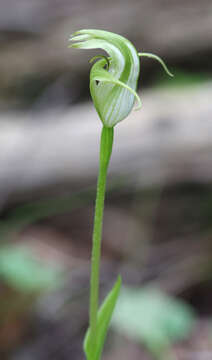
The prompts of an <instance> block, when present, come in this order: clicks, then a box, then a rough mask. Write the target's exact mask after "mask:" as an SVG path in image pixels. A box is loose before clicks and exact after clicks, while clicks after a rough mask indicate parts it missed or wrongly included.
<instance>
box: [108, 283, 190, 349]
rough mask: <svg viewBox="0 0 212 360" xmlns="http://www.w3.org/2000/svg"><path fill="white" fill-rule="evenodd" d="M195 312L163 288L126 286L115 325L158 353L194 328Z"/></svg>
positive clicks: (121, 296) (117, 311) (117, 310)
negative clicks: (131, 287)
mask: <svg viewBox="0 0 212 360" xmlns="http://www.w3.org/2000/svg"><path fill="white" fill-rule="evenodd" d="M194 319H195V316H194V312H193V310H192V309H191V308H190V307H189V306H188V305H187V304H185V303H184V302H183V301H180V300H177V299H174V298H172V297H170V296H168V295H166V294H164V293H163V292H161V291H160V290H157V289H155V288H151V287H146V288H143V289H142V290H140V289H138V290H135V289H130V288H124V289H122V292H121V294H120V298H119V301H118V304H117V308H116V311H115V313H114V316H113V320H112V325H113V326H114V328H116V329H117V330H118V331H119V332H122V333H123V334H125V335H126V336H128V337H129V338H132V339H133V340H135V341H139V340H140V341H142V342H143V343H144V344H145V345H146V347H147V348H148V349H149V350H150V351H151V352H152V353H153V354H154V355H155V354H158V355H159V354H160V353H163V352H164V351H166V350H167V348H168V347H169V346H170V344H172V343H173V342H175V341H177V340H180V339H183V338H185V337H186V336H187V335H188V334H189V332H190V331H191V330H192V326H193V324H194Z"/></svg>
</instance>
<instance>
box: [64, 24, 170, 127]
mask: <svg viewBox="0 0 212 360" xmlns="http://www.w3.org/2000/svg"><path fill="white" fill-rule="evenodd" d="M70 40H71V41H76V42H75V43H73V44H72V45H71V47H74V48H80V49H96V48H100V49H103V50H105V51H106V52H107V53H108V55H109V56H104V55H99V56H95V57H94V58H92V59H91V61H93V60H95V59H98V61H96V63H94V65H93V66H92V68H91V72H90V92H91V96H92V99H93V102H94V106H95V108H96V110H97V112H98V114H99V117H100V119H101V121H102V123H103V125H104V126H106V127H114V126H115V125H116V124H117V123H119V122H120V121H122V120H124V119H125V118H126V117H127V116H128V114H129V113H130V112H131V110H132V109H133V106H134V103H135V99H136V100H137V102H138V108H140V106H141V101H140V98H139V96H138V94H137V92H136V90H137V82H138V77H139V73H140V61H139V56H147V57H152V58H154V59H156V60H158V61H159V62H160V63H161V64H162V66H163V67H164V69H165V70H166V72H167V73H168V74H169V75H171V76H172V74H171V73H170V72H169V71H168V69H167V67H166V65H165V64H164V62H163V61H162V60H161V59H160V58H159V57H158V56H156V55H153V54H149V53H138V52H137V50H136V49H135V47H134V46H133V44H132V43H131V42H130V41H129V40H127V39H125V38H124V37H122V36H120V35H117V34H114V33H111V32H108V31H103V30H93V29H89V30H80V31H77V32H75V33H74V34H73V35H72V36H71V38H70Z"/></svg>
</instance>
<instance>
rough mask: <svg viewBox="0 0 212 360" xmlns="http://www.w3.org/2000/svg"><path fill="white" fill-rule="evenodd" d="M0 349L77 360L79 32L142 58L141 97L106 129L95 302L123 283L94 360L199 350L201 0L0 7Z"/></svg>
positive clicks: (81, 135) (207, 307)
mask: <svg viewBox="0 0 212 360" xmlns="http://www.w3.org/2000/svg"><path fill="white" fill-rule="evenodd" d="M0 9H1V10H0V169H1V171H0V209H1V213H0V236H1V247H0V295H1V296H0V358H1V359H2V360H35V359H36V360H38V359H39V360H49V359H51V360H54V359H55V360H70V359H72V360H82V359H84V355H83V352H82V339H83V335H84V333H85V330H86V328H87V324H88V296H89V266H90V251H91V234H92V221H93V220H92V218H93V211H94V200H95V186H96V177H97V171H98V151H99V149H98V147H99V136H100V131H101V123H100V121H99V119H98V117H97V114H96V112H95V110H94V108H93V106H92V103H91V100H90V95H89V70H90V64H89V63H88V60H89V59H90V58H91V57H92V56H94V55H96V54H99V51H96V50H95V51H83V50H80V51H79V50H76V49H68V39H69V36H70V34H71V33H73V32H75V31H76V30H79V29H84V28H99V29H104V30H108V31H112V32H117V33H119V34H121V35H123V36H125V37H127V38H128V39H129V40H131V41H132V42H133V43H134V44H135V46H136V48H137V49H138V50H139V51H145V52H153V53H155V54H157V55H159V56H161V57H162V58H163V59H164V60H165V61H166V63H167V65H168V67H169V68H170V70H171V71H172V72H173V73H174V74H175V77H174V78H173V79H171V78H168V77H167V75H166V74H165V73H164V72H163V70H162V68H161V67H160V65H159V64H158V63H155V61H154V60H151V59H145V58H142V60H141V78H140V80H139V91H141V98H142V104H143V107H142V109H141V110H140V111H137V112H136V111H133V112H132V114H131V115H130V116H129V118H128V119H127V120H125V121H124V122H123V123H120V124H119V125H118V126H117V127H116V128H115V143H114V150H113V156H112V161H111V166H110V171H109V179H108V188H107V197H106V207H105V220H104V230H103V253H102V267H101V298H102V299H103V298H104V296H105V294H106V293H107V292H108V290H109V289H110V288H111V287H112V284H113V282H114V281H115V279H116V277H117V274H121V275H122V278H123V283H124V286H123V291H122V293H121V296H120V300H119V303H118V306H117V309H116V312H115V314H114V318H113V324H112V327H111V330H110V333H109V335H108V339H107V343H106V346H105V352H104V355H103V360H112V359H113V360H127V359H132V360H154V359H156V360H157V359H160V360H161V359H163V360H167V359H169V360H209V359H212V305H211V304H212V156H211V154H212V122H211V114H212V62H211V59H212V2H211V1H210V0H202V1H198V0H183V1H182V0H178V1H176V0H172V1H167V0H131V1H128V0H116V1H112V0H107V1H101V0H98V1H97V0H60V1H58V0H19V1H16V0H7V1H3V0H1V1H0Z"/></svg>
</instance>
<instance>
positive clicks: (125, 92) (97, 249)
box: [71, 30, 172, 360]
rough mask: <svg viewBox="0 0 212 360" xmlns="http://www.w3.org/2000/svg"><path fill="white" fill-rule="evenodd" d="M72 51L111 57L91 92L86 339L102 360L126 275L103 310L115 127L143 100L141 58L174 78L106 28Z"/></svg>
mask: <svg viewBox="0 0 212 360" xmlns="http://www.w3.org/2000/svg"><path fill="white" fill-rule="evenodd" d="M71 41H74V43H73V44H72V45H71V47H74V48H80V49H96V48H100V49H103V50H104V51H106V53H107V56H106V55H98V56H95V57H93V58H92V59H91V62H93V61H94V60H97V61H96V62H95V63H94V65H93V66H92V68H91V72H90V91H91V96H92V99H93V102H94V106H95V108H96V110H97V112H98V114H99V117H100V119H101V121H102V123H103V127H102V133H101V140H100V158H99V175H98V182H97V194H96V206H95V214H94V226H93V236H92V255H91V275H90V307H89V327H88V330H87V332H86V335H85V339H84V344H83V348H84V352H85V355H86V359H87V360H100V359H101V354H102V351H103V346H104V342H105V339H106V336H107V332H108V328H109V325H110V320H111V317H112V315H113V311H114V308H115V306H116V302H117V299H118V296H119V292H120V288H121V277H118V278H117V281H116V282H115V284H114V286H113V288H112V289H111V291H110V292H109V294H108V295H107V297H106V298H105V300H104V301H103V303H102V304H101V306H99V278H100V257H101V241H102V225H103V213H104V199H105V191H106V179H107V170H108V166H109V162H110V158H111V153H112V147H113V139H114V138H113V134H114V126H115V125H116V124H118V123H119V122H120V121H122V120H124V119H125V118H126V117H127V116H128V114H129V113H130V112H131V110H132V109H133V106H134V103H135V101H136V100H137V102H138V108H140V106H141V101H140V98H139V96H138V94H137V92H136V91H137V82H138V77H139V73H140V61H139V57H140V56H146V57H151V58H153V59H155V60H158V61H159V62H160V63H161V65H162V66H163V68H164V69H165V71H166V72H167V73H168V74H169V75H171V76H172V74H171V73H170V72H169V70H168V69H167V67H166V65H165V63H164V62H163V60H161V58H159V57H158V56H156V55H153V54H149V53H138V52H137V50H136V49H135V47H134V46H133V45H132V44H131V42H130V41H129V40H127V39H125V38H124V37H122V36H120V35H116V34H113V33H111V32H108V31H103V30H80V31H77V32H76V33H74V34H73V35H72V37H71Z"/></svg>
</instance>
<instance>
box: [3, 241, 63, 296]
mask: <svg viewBox="0 0 212 360" xmlns="http://www.w3.org/2000/svg"><path fill="white" fill-rule="evenodd" d="M0 278H2V280H4V281H5V282H6V283H7V284H8V285H9V286H10V287H11V288H14V289H16V290H18V291H21V292H24V293H37V292H40V291H43V290H50V289H55V288H57V287H58V286H60V285H62V283H63V278H64V274H62V271H60V269H59V268H58V267H54V266H50V265H46V264H43V263H42V262H41V261H39V260H37V259H36V258H35V257H33V255H32V253H31V251H30V250H29V249H27V248H26V247H24V246H17V245H15V246H7V247H3V248H2V249H1V250H0Z"/></svg>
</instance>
